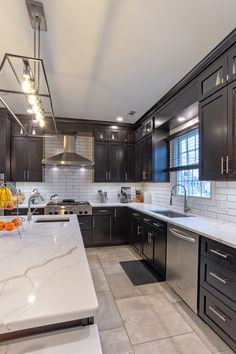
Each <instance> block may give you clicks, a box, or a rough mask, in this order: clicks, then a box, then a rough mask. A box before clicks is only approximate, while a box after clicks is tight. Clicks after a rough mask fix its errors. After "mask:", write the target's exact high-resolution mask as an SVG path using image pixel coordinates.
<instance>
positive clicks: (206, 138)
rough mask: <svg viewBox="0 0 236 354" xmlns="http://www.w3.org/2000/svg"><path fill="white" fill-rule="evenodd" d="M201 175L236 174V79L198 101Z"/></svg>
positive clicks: (230, 176)
mask: <svg viewBox="0 0 236 354" xmlns="http://www.w3.org/2000/svg"><path fill="white" fill-rule="evenodd" d="M199 122H200V179H202V180H213V181H214V180H234V179H235V178H236V149H235V148H236V136H235V133H234V132H235V128H236V81H233V82H231V83H230V84H229V85H227V86H225V87H224V88H223V89H221V90H219V91H217V92H216V93H215V94H214V95H211V96H209V97H208V98H207V99H206V100H204V101H202V102H201V103H200V104H199Z"/></svg>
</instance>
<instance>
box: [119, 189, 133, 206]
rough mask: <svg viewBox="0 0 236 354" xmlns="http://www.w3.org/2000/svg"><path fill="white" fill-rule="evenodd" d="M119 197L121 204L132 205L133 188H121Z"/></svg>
mask: <svg viewBox="0 0 236 354" xmlns="http://www.w3.org/2000/svg"><path fill="white" fill-rule="evenodd" d="M118 196H119V198H120V202H121V203H131V187H121V190H120V193H119V194H118Z"/></svg>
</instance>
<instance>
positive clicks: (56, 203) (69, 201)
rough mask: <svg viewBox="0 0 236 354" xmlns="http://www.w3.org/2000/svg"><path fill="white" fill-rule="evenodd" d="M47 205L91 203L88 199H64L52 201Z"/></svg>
mask: <svg viewBox="0 0 236 354" xmlns="http://www.w3.org/2000/svg"><path fill="white" fill-rule="evenodd" d="M47 205H90V203H89V202H87V201H76V200H74V199H63V200H60V201H58V202H53V201H50V202H48V204H47Z"/></svg>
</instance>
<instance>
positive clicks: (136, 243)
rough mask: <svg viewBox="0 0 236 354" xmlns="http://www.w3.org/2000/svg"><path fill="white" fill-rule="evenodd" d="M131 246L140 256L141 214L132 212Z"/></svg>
mask: <svg viewBox="0 0 236 354" xmlns="http://www.w3.org/2000/svg"><path fill="white" fill-rule="evenodd" d="M131 230H132V231H131V245H132V246H133V247H134V249H135V250H136V251H137V252H138V253H139V254H140V253H141V247H142V233H143V222H142V217H141V214H139V213H137V212H135V211H133V212H132V216H131Z"/></svg>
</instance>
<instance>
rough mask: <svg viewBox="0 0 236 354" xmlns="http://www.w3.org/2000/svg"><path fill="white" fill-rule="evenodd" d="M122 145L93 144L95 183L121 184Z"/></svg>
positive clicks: (122, 170)
mask: <svg viewBox="0 0 236 354" xmlns="http://www.w3.org/2000/svg"><path fill="white" fill-rule="evenodd" d="M124 153H125V152H124V144H123V143H119V142H101V141H96V142H95V144H94V158H95V182H123V181H124V180H125V174H124Z"/></svg>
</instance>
